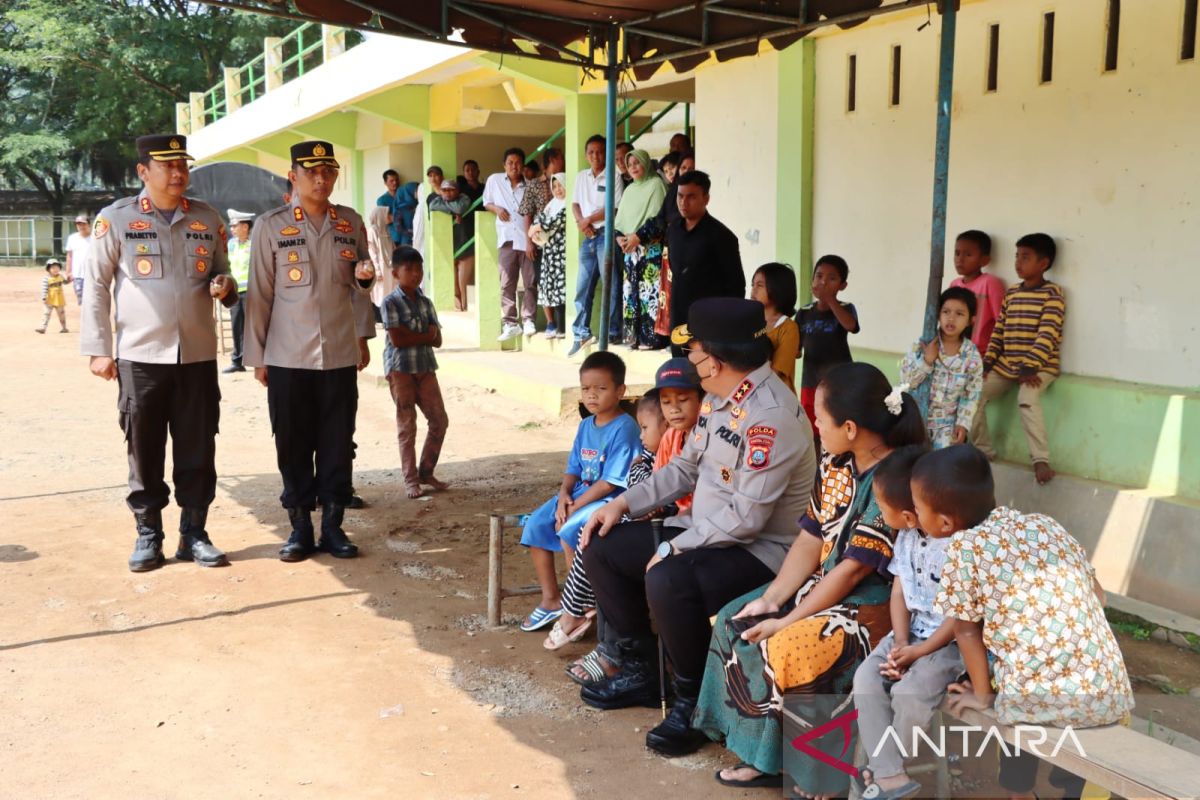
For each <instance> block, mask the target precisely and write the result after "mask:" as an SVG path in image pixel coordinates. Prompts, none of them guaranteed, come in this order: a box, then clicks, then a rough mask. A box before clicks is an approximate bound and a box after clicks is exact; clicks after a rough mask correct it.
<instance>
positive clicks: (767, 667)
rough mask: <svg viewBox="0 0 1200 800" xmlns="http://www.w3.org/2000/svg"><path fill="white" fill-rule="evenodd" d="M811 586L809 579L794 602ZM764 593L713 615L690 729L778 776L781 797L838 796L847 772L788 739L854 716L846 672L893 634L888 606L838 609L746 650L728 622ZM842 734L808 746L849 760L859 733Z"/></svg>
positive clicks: (843, 606)
mask: <svg viewBox="0 0 1200 800" xmlns="http://www.w3.org/2000/svg"><path fill="white" fill-rule="evenodd" d="M818 580H819V578H817V577H813V578H811V579H810V580H809V581H808V583H806V584H805V585H804V586H803V587H802V588H801V589H800V592H799V593H798V594H797V600H799V599H800V598H803V597H804V596H805V595H807V594H808V593H809V592H811V591H812V589H813V587H814V586H816V585H817V582H818ZM765 591H766V587H765V586H764V587H762V588H760V589H756V590H755V591H753V592H750V593H749V594H746V595H743V596H742V597H739V598H737V599H736V600H734V601H732V602H730V603H729V604H728V605H726V606H725V607H724V608H723V609H721V612H720V614H718V615H717V621H716V624H715V625H714V626H713V638H712V643H711V645H710V647H709V651H708V663H707V665H706V666H705V670H704V683H703V686H702V687H701V690H700V702H699V704H698V705H697V707H696V713H695V716H694V717H693V718H692V725H693V726H694V727H695V728H697V729H699V730H702V731H704V733H705V734H707V735H708V737H709V738H711V739H714V740H717V741H720V740H722V739H724V741H725V747H726V748H727V749H729V750H731V751H733V753H735V754H736V755H737V756H738V757H739V758H740V759H741V760H742V761H743V762H745V763H747V764H749V765H750V766H752V767H754V768H755V769H757V770H759V771H760V772H764V773H767V774H771V775H774V774H778V773H780V772H783V773H785V775H784V788H785V794H787V795H788V796H790V794H791V790H792V787H793V786H798V787H799V788H800V789H801V790H803V791H805V792H808V793H810V794H823V795H831V796H835V797H836V796H842V797H844V796H845V795H846V792H847V790H848V787H849V781H850V776H849V774H848V773H847V772H844V771H841V770H838V769H836V768H834V767H832V766H829V765H828V764H825V763H822V762H821V761H819V760H818V759H816V758H814V757H813V756H812V755H810V754H808V753H806V752H804V751H803V750H800V749H797V748H796V747H794V746H793V745H792V741H793V740H794V739H795V738H796V737H797V736H800V735H801V734H803V733H804V732H806V731H809V730H812V729H814V728H818V727H820V726H822V725H825V724H826V723H828V722H830V721H831V720H833V719H836V718H837V717H838V716H840V715H842V714H846V713H849V712H852V711H853V710H854V703H853V700H852V699H851V697H850V691H851V687H852V686H853V683H854V672H855V670H857V669H858V667H859V665H860V664H862V662H863V661H864V660H865V659H866V657H867V655H868V654H870V652H871V651H872V650H873V649H874V648H875V645H876V644H878V643H879V640H880V639H882V638H883V637H884V636H886V635H887V634H888V632H890V631H891V628H892V625H891V617H890V613H889V609H888V604H887V603H881V604H878V605H858V604H856V603H849V602H847V603H840V604H838V605H835V606H833V607H831V608H827V609H825V610H824V611H820V612H818V613H816V614H813V615H812V616H810V617H807V618H805V619H802V620H800V621H799V622H795V623H793V624H791V625H789V626H788V627H786V628H784V629H783V630H781V631H779V632H778V633H776V634H775V635H774V636H772V637H771V638H769V639H766V640H764V641H762V642H759V643H758V644H752V643H750V642H747V641H745V640H743V639H742V638H741V636H740V634H739V633H738V631H737V630H735V629H734V626H732V625H731V619H732V617H733V615H734V614H737V613H738V612H739V611H741V610H742V608H743V607H745V605H746V604H747V603H749V602H750V601H751V600H755V599H757V598H759V597H762V595H763V593H764V592H765ZM739 630H740V628H739ZM785 715H786V716H787V717H788V718H789V722H788V724H787V725H786V726H785V721H784V717H785ZM785 727H786V731H787V738H786V740H785ZM844 730H845V731H846V735H845V736H843V734H842V732H841V730H832V729H831V730H830V731H829V732H828V733H826V734H824V735H822V736H818V737H814V739H813V740H811V741H810V742H808V747H811V748H816V749H818V750H821V751H822V752H825V753H828V754H829V756H830V757H831V758H832V759H833V760H835V761H846V762H848V761H849V760H850V758H851V755H852V754H853V753H854V744H855V739H856V737H857V728H856V727H855V726H850V725H848V726H846V728H845V729H844ZM846 736H848V737H850V740H849V742H848V743H847V741H846Z"/></svg>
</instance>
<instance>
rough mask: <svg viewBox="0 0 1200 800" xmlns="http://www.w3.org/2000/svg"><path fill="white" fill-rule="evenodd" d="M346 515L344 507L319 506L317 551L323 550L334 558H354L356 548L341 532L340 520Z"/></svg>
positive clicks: (332, 505) (330, 504)
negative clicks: (319, 537)
mask: <svg viewBox="0 0 1200 800" xmlns="http://www.w3.org/2000/svg"><path fill="white" fill-rule="evenodd" d="M345 514H346V509H345V507H344V506H339V505H335V504H333V503H326V504H325V505H323V506H321V541H320V542H318V543H317V549H318V550H323V551H324V552H326V553H329V555H331V556H333V557H334V558H355V557H357V556H358V547H357V546H356V545H355V544H354V543H353V542H351V541H350V538H349V537H348V536H346V532H345V531H344V530H342V518H343V517H344V516H345Z"/></svg>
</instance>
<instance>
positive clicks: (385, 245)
mask: <svg viewBox="0 0 1200 800" xmlns="http://www.w3.org/2000/svg"><path fill="white" fill-rule="evenodd" d="M391 224H392V212H391V210H390V209H388V207H387V206H375V207H374V208H372V209H371V214H370V216H368V217H367V251H368V252H369V253H370V254H371V264H372V266H374V267H375V274H376V276H378V277H377V278H376V279H375V285H374V286H372V287H371V302H372V303H374V304H375V313H376V322H379V321H380V316H379V310H380V309H381V308H383V299H384V298H385V297H387V296H388V295H389V294H391V293H392V290H393V289H395V288H396V279H395V278H393V277H392V249H393V244H392V237H391V235H390V234H389V233H388V225H391Z"/></svg>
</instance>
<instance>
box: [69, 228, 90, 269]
mask: <svg viewBox="0 0 1200 800" xmlns="http://www.w3.org/2000/svg"><path fill="white" fill-rule="evenodd" d="M91 246H92V237H91V236H84V235H83V234H81V233H80V232H79V231H75V232H74V233H72V234H71V235H70V236H68V237H67V244H66V250H67V252H68V253H71V273H72V274H71V277H72V278H75V279H82V278H84V277H86V276H87V255H88V250H89V249H90V248H91Z"/></svg>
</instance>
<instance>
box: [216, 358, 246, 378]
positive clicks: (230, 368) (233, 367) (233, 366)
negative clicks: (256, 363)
mask: <svg viewBox="0 0 1200 800" xmlns="http://www.w3.org/2000/svg"><path fill="white" fill-rule="evenodd" d="M245 371H246V368H245V367H243V366H242V365H241V364H239V363H237V362H236V361H235V362H234V363H232V364H230V365H229V366H228V367H226V368H225V369H223V370H221V372H222V373H223V374H225V375H228V374H229V373H231V372H245Z"/></svg>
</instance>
